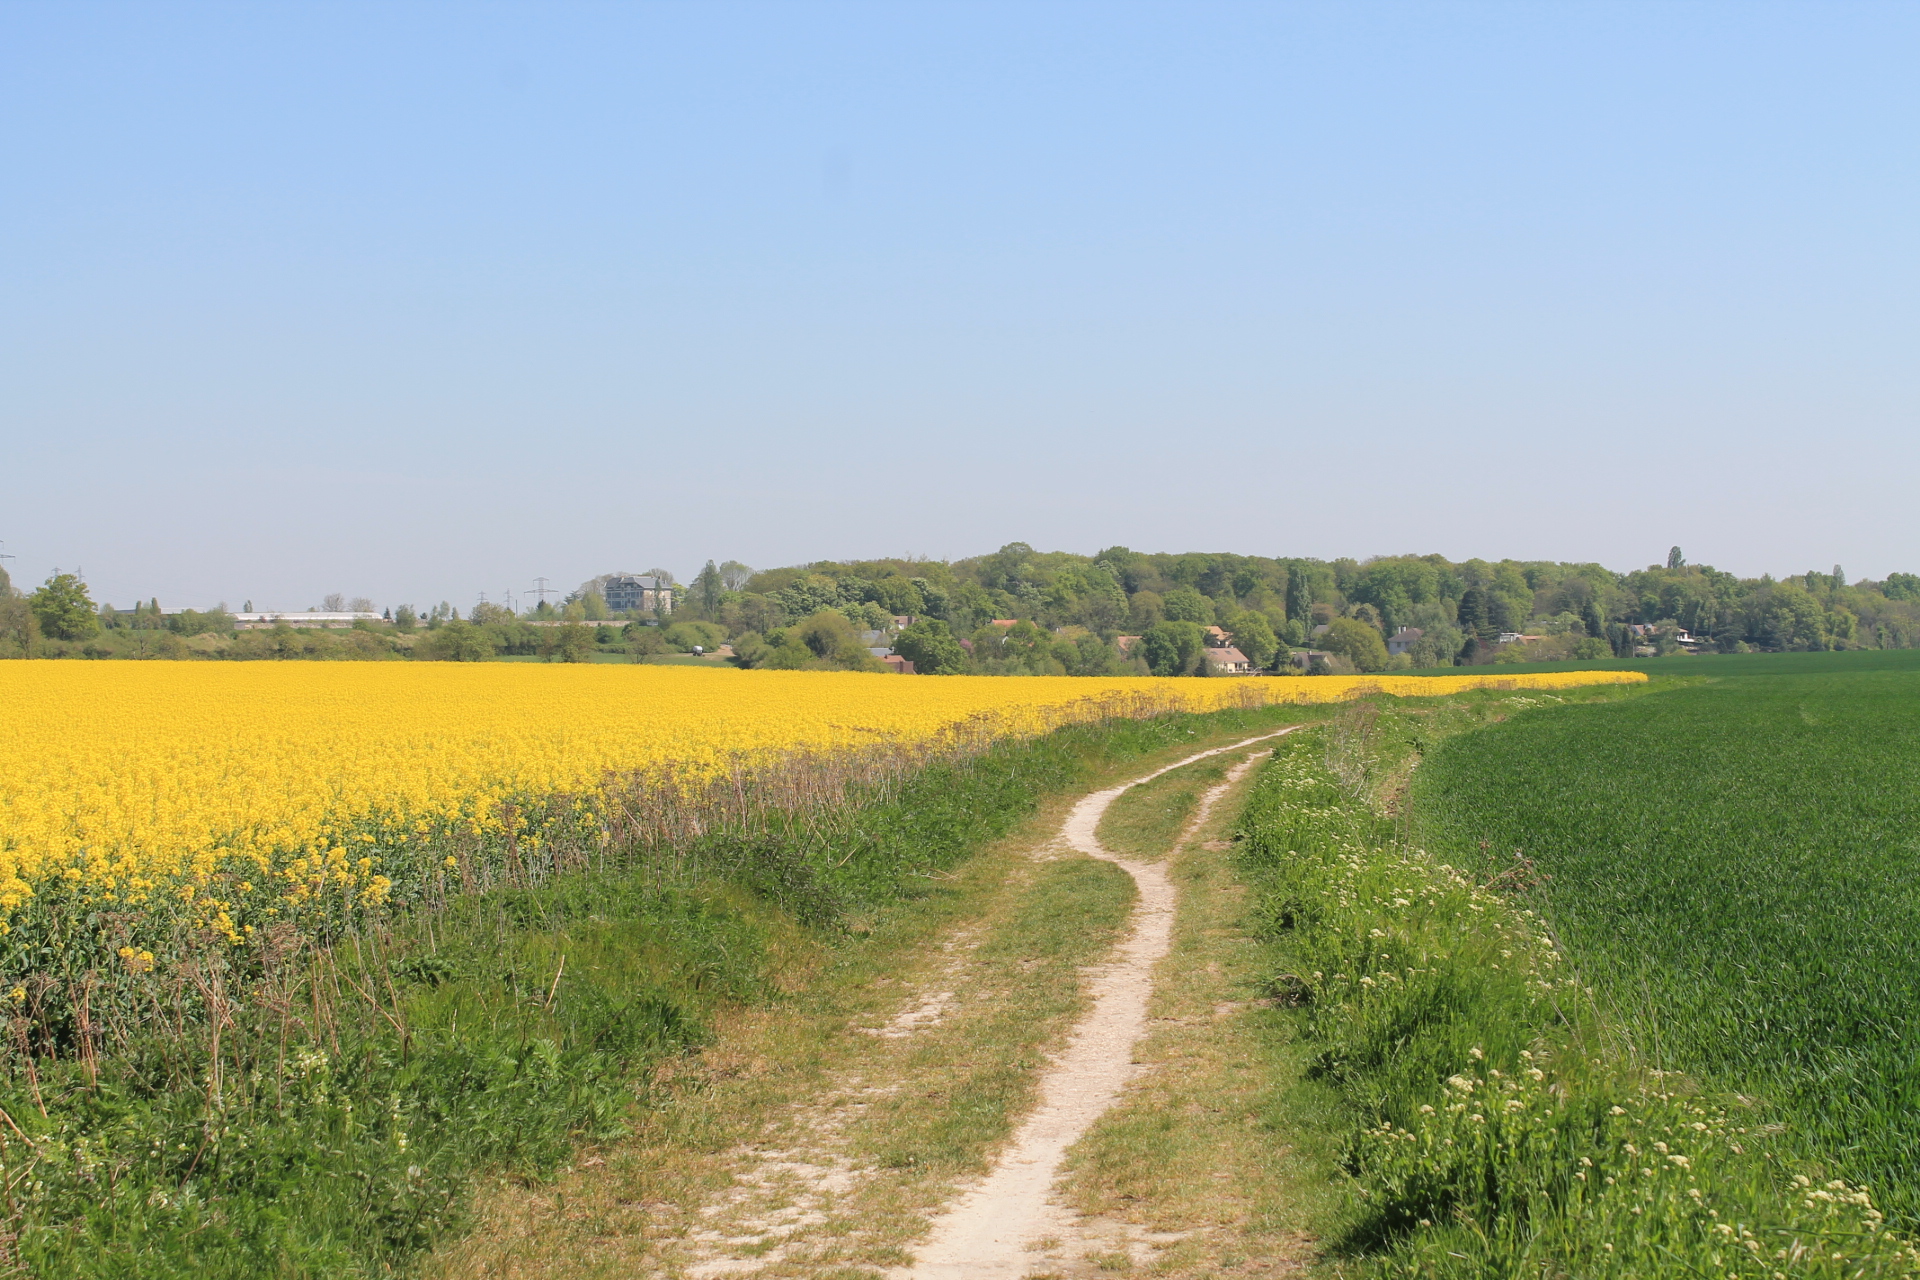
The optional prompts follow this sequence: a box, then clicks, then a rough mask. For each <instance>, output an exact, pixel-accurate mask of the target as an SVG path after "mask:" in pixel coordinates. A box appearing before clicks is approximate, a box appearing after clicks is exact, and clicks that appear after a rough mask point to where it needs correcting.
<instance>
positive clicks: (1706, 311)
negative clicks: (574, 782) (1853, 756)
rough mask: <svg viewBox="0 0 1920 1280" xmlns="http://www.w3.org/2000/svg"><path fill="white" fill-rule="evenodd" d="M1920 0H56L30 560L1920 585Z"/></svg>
mask: <svg viewBox="0 0 1920 1280" xmlns="http://www.w3.org/2000/svg"><path fill="white" fill-rule="evenodd" d="M1916 54H1920V8H1916V7H1914V6H1911V5H1886V6H1881V5H1869V4H1838V3H1832V4H1804V5H1770V4H1757V3H1740V4H1731V5H1720V4H1708V3H1696V4H1674V3H1659V4H1646V5H1635V4H1629V3H1608V4H1597V5H1583V4H1575V3H1551V4H1549V3H1538V4H1485V5H1483V4H1435V3H1420V4H1404V5H1366V4H1356V3H1341V4H1321V5H1289V4H1282V3H1262V4H1252V5H1236V4H1173V3H1167V4H1157V5H1127V4H1119V3H1100V4H1086V5H1081V4H1071V3H1038V4H1036V3H1033V2H1032V0H1025V2H1023V3H1017V4H990V3H979V2H973V3H965V4H946V5H943V4H934V3H913V4H905V3H895V4H807V3H797V2H795V0H785V2H783V3H778V4H766V5H750V4H723V3H703V4H691V3H676V4H638V3H635V4H619V5H591V4H545V5H504V4H496V5H475V4H459V5H432V4H393V3H381V4H366V5H355V4H347V3H328V4H323V5H300V4H292V3H289V4H275V5H255V4H231V5H196V4H188V3H170V4H164V5H161V4H151V5H125V4H112V5H89V4H84V3H63V4H58V5H55V4H15V5H10V6H6V7H5V8H4V9H0V174H3V175H4V177H3V178H0V182H3V183H4V188H0V190H4V195H5V198H4V199H0V466H3V467H4V474H5V483H4V485H3V486H0V538H4V539H5V541H6V547H5V550H6V551H7V552H9V553H12V554H13V555H15V556H16V557H17V559H14V560H11V561H7V562H6V564H7V566H8V567H9V569H10V570H11V571H12V572H13V573H14V575H15V577H16V579H18V580H21V581H24V582H29V583H31V582H34V581H38V580H39V579H40V578H42V577H44V576H45V575H46V573H47V572H49V571H50V570H51V569H52V568H53V567H55V566H60V567H63V568H68V569H72V568H74V567H76V566H79V567H83V568H84V569H85V571H86V575H87V577H88V580H89V582H90V583H92V584H93V586H94V587H95V592H96V595H97V596H100V597H104V598H106V599H109V600H112V601H114V602H116V603H120V604H122V605H125V604H130V603H131V602H132V600H133V599H134V597H135V596H141V597H144V596H149V595H158V596H159V597H160V598H161V600H162V603H163V604H165V605H167V606H169V607H179V606H187V605H193V606H205V605H208V604H211V603H213V602H214V601H217V600H225V601H226V602H228V603H229V604H230V605H232V606H235V607H237V606H238V605H239V604H240V603H241V602H242V600H244V599H252V600H253V601H254V602H255V603H256V604H258V605H260V606H262V607H267V606H273V607H286V608H303V607H305V606H307V605H310V604H314V603H317V602H318V600H319V598H320V596H321V595H322V594H323V593H325V592H327V591H334V590H337V591H342V592H345V593H347V594H348V595H359V594H365V595H368V596H371V597H373V598H375V599H376V600H377V601H379V602H380V603H382V604H388V603H397V602H401V601H411V602H414V603H425V602H431V601H436V600H440V599H449V600H452V601H453V602H454V603H455V604H458V605H460V606H462V607H463V608H464V607H465V606H467V605H468V604H470V603H472V601H473V600H474V599H476V598H477V595H478V593H479V592H482V591H485V592H488V593H489V594H490V596H491V597H492V598H493V599H496V600H497V599H499V598H500V596H501V594H502V593H503V592H504V591H507V590H514V591H524V590H525V589H526V587H527V586H528V585H529V584H530V582H531V581H532V579H533V578H534V577H535V576H536V575H545V576H547V577H549V578H552V579H554V580H555V581H558V582H560V583H563V584H565V585H572V584H573V583H575V582H578V581H580V580H581V579H584V578H586V577H588V576H590V575H592V574H594V573H599V572H604V571H608V570H613V569H619V568H628V569H645V568H648V567H652V566H655V565H661V566H665V567H668V568H671V569H674V570H676V571H677V572H679V573H680V574H682V575H683V576H688V575H690V574H691V573H692V572H693V571H694V570H695V569H697V568H698V567H699V565H700V563H701V562H702V561H704V560H705V559H707V558H708V557H713V558H716V559H726V558H729V557H731V558H736V559H740V560H744V561H746V562H748V563H750V564H754V565H773V564H784V563H793V562H797V561H802V560H810V559H819V558H837V557H854V556H865V555H882V554H918V555H925V556H933V557H954V556H960V555H967V554H972V553H977V552H982V551H988V550H991V549H993V548H995V547H997V546H999V545H1001V544H1002V543H1005V542H1009V541H1013V540H1016V539H1019V540H1024V541H1027V542H1031V543H1033V544H1034V545H1036V546H1040V547H1043V548H1062V549H1069V550H1078V551H1092V550H1095V549H1097V548H1099V547H1101V546H1105V545H1109V544H1112V543H1124V544H1127V545H1129V546H1132V547H1135V548H1136V549H1140V550H1233V551H1241V552H1248V553H1259V554H1269V555H1321V556H1334V555H1356V556H1366V555H1369V554H1384V553H1394V552H1403V551H1421V552H1424V551H1439V552H1442V553H1444V554H1447V555H1449V556H1453V557H1456V558H1460V557H1466V556H1473V555H1479V556H1487V557H1499V556H1503V555H1511V556H1516V557H1524V558H1536V557H1541V558H1557V559H1575V560H1599V561H1602V562H1603V563H1608V564H1611V565H1613V566H1614V567H1617V568H1629V567H1634V566H1638V565H1643V564H1646V563H1649V562H1651V561H1653V560H1656V559H1659V558H1662V557H1663V556H1664V554H1665V552H1666V549H1667V547H1668V546H1669V545H1671V544H1674V543H1678V544H1680V545H1682V546H1683V547H1685V549H1686V551H1687V554H1688V556H1689V558H1690V559H1693V560H1696V561H1710V562H1713V563H1716V564H1719V565H1721V566H1722V567H1725V568H1730V569H1734V570H1736V571H1738V572H1742V573H1759V572H1762V571H1772V572H1776V573H1781V572H1789V571H1796V570H1801V569H1805V568H1810V567H1818V568H1821V569H1825V568H1828V567H1830V566H1831V565H1832V564H1834V563H1836V562H1838V563H1841V564H1843V565H1844V566H1845V567H1846V569H1847V570H1848V572H1849V573H1850V574H1852V575H1854V576H1860V575H1865V574H1871V575H1875V576H1879V575H1883V574H1885V573H1886V572H1888V571H1890V570H1894V569H1906V570H1916V569H1920V522H1917V521H1916V520H1915V519H1914V517H1913V515H1912V510H1913V506H1914V491H1915V483H1914V477H1915V475H1916V474H1920V470H1917V468H1916V463H1920V430H1916V428H1917V427H1920V414H1917V411H1920V361H1916V359H1915V356H1916V352H1920V342H1917V341H1916V339H1920V324H1917V323H1916V321H1917V320H1920V287H1916V286H1920V260H1917V255H1916V249H1917V248H1920V169H1917V168H1916V166H1915V163H1914V161H1915V154H1914V153H1915V144H1914V139H1915V138H1916V137H1920V111H1917V110H1916V108H1917V107H1920V77H1915V76H1914V75H1913V74H1912V67H1913V65H1914V61H1915V57H1916Z"/></svg>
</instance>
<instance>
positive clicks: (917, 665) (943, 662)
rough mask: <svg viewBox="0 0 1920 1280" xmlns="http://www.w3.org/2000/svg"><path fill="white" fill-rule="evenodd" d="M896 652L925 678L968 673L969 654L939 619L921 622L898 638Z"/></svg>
mask: <svg viewBox="0 0 1920 1280" xmlns="http://www.w3.org/2000/svg"><path fill="white" fill-rule="evenodd" d="M893 651H894V652H895V653H897V654H899V655H900V656H901V657H903V658H905V659H906V660H907V661H908V662H911V663H912V664H913V669H914V670H915V671H917V672H919V673H920V674H921V675H923V676H950V675H957V674H959V673H960V672H962V671H965V670H966V669H967V651H966V650H965V649H963V648H961V647H960V642H959V641H958V640H956V639H954V636H953V632H952V631H951V630H949V629H948V627H947V624H946V623H944V622H942V621H940V619H938V618H922V619H920V620H919V621H918V622H916V623H914V624H913V625H912V626H910V627H908V628H907V629H906V630H905V631H902V632H901V633H900V634H899V635H897V636H895V637H894V638H893Z"/></svg>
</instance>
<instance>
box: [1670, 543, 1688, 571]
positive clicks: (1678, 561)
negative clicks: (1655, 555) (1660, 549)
mask: <svg viewBox="0 0 1920 1280" xmlns="http://www.w3.org/2000/svg"><path fill="white" fill-rule="evenodd" d="M1686 567H1687V558H1686V557H1685V556H1683V555H1681V554H1680V548H1678V547H1673V548H1670V549H1669V550H1668V551H1667V568H1669V569H1684V568H1686Z"/></svg>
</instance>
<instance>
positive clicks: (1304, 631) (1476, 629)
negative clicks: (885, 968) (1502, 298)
mask: <svg viewBox="0 0 1920 1280" xmlns="http://www.w3.org/2000/svg"><path fill="white" fill-rule="evenodd" d="M651 572H652V573H653V575H655V576H657V577H660V578H662V579H663V580H666V581H672V575H670V574H668V573H667V572H666V571H665V570H660V569H655V570H652V571H651ZM599 582H600V580H595V581H594V582H590V583H587V584H583V586H582V588H581V589H580V590H577V591H575V592H573V593H571V594H570V595H568V596H567V597H566V598H565V599H564V600H562V601H561V602H559V603H558V604H551V603H548V602H545V601H543V602H541V603H540V604H538V605H536V606H535V607H534V608H533V609H531V610H527V611H525V612H524V613H516V612H514V611H512V610H510V609H507V608H506V607H504V606H502V605H497V604H486V603H482V604H480V605H478V606H476V607H475V608H474V609H473V610H472V611H471V613H470V614H469V615H468V616H467V617H466V618H461V617H460V615H459V611H458V610H457V609H455V608H453V607H452V606H450V605H448V604H445V603H442V604H440V605H438V606H435V607H434V608H432V609H430V610H426V611H424V612H419V613H416V612H415V611H414V610H413V609H412V608H410V607H407V606H399V607H396V608H392V609H389V610H388V611H387V612H386V615H385V616H383V617H382V618H381V619H380V620H379V621H377V622H376V621H372V620H365V621H362V622H359V623H356V624H355V625H354V627H353V629H351V630H348V631H334V632H328V631H318V630H310V629H304V628H280V629H277V630H267V631H242V632H239V633H238V634H236V633H235V632H234V628H233V619H232V615H230V614H227V613H225V612H224V611H223V610H219V609H215V610H209V611H206V612H196V611H194V610H190V609H189V610H181V611H178V612H174V613H163V612H162V611H161V608H160V605H159V602H158V601H157V600H154V601H149V602H146V603H144V604H142V605H140V606H137V607H136V608H135V609H134V610H132V611H131V612H123V611H116V610H110V609H104V608H102V607H99V606H96V605H95V604H94V603H93V601H92V600H91V598H90V597H89V596H88V593H87V590H86V587H85V584H84V583H81V582H80V581H79V579H78V578H77V577H76V576H74V575H72V574H60V573H56V574H54V575H53V576H52V577H50V578H48V580H47V581H46V582H45V583H43V584H42V585H41V587H40V588H38V589H37V590H35V591H34V592H32V593H25V594H23V593H22V592H20V591H17V590H15V589H14V588H13V587H12V585H11V583H10V582H7V581H6V580H5V577H4V574H3V573H0V652H4V653H7V654H9V655H10V656H26V655H29V654H32V655H35V656H65V657H174V658H180V657H207V658H215V657H218V658H233V659H248V658H375V659H377V658H387V659H420V658H430V659H438V660H452V661H477V660H484V659H489V658H500V657H517V658H547V659H549V660H554V661H583V660H587V659H590V658H596V657H597V658H600V659H602V660H605V659H606V658H609V657H629V658H633V659H637V660H642V661H646V660H667V659H669V658H670V656H671V655H673V654H676V653H689V652H692V651H694V650H695V649H700V650H704V651H705V652H707V653H712V652H713V651H715V650H717V649H719V648H720V647H721V646H722V645H727V646H729V647H730V648H731V651H732V657H731V661H732V662H733V663H734V665H738V666H744V667H760V668H771V669H816V670H817V669H834V670H883V669H884V666H883V664H882V663H881V661H880V660H879V659H878V658H877V657H876V656H875V654H874V653H873V652H872V651H873V650H875V649H882V650H885V649H890V650H891V651H892V652H894V653H897V654H899V655H900V656H902V657H904V658H906V659H908V660H910V661H912V662H913V663H914V664H915V667H916V669H917V670H919V671H921V672H924V673H927V674H951V673H976V674H983V675H1085V676H1096V675H1128V674H1155V675H1204V674H1209V673H1210V667H1209V663H1208V657H1207V655H1208V640H1209V631H1208V628H1214V627H1217V628H1219V629H1220V631H1221V632H1222V633H1224V636H1225V638H1226V639H1227V640H1229V641H1230V642H1231V643H1232V644H1233V646H1234V647H1236V648H1237V649H1239V650H1240V652H1241V653H1242V654H1244V655H1245V657H1246V658H1247V659H1248V660H1249V661H1250V662H1252V663H1253V664H1255V665H1256V666H1258V667H1261V668H1263V669H1284V670H1298V669H1302V668H1303V667H1304V668H1306V669H1313V670H1327V671H1361V672H1373V671H1385V670H1391V669H1395V668H1400V669H1428V668H1438V667H1449V666H1461V665H1478V664H1482V663H1487V662H1517V661H1545V660H1588V659H1594V658H1603V657H1615V656H1632V655H1634V654H1636V653H1664V652H1674V651H1678V650H1680V649H1682V648H1693V649H1696V650H1706V651H1713V652H1722V653H1735V652H1745V651H1752V650H1773V651H1799V650H1820V649H1851V648H1912V647H1915V646H1916V645H1920V575H1915V574H1909V573H1894V574H1889V575H1888V576H1887V578H1886V579H1885V580H1883V581H1878V582H1876V581H1872V580H1867V579H1861V580H1858V581H1849V580H1848V579H1847V576H1846V574H1845V573H1844V571H1843V570H1842V569H1841V568H1840V567H1839V566H1837V565H1836V566H1834V568H1833V569H1832V570H1831V571H1830V572H1822V571H1818V570H1809V571H1807V572H1805V573H1799V574H1793V575H1788V576H1786V577H1782V578H1778V579H1776V578H1774V577H1772V576H1771V575H1763V576H1761V577H1759V578H1740V577H1737V576H1735V575H1733V574H1730V573H1726V572H1723V571H1721V570H1717V569H1714V568H1713V567H1711V566H1707V565H1691V564H1688V563H1687V561H1686V559H1685V557H1684V555H1683V554H1682V553H1681V551H1680V549H1679V548H1678V547H1676V548H1673V549H1672V551H1670V552H1669V554H1668V556H1667V558H1666V562H1665V563H1664V564H1654V565H1649V566H1648V567H1646V568H1644V569H1636V570H1631V571H1628V572H1616V571H1614V570H1610V569H1607V568H1605V567H1604V566H1601V565H1598V564H1592V563H1567V562H1557V561H1520V560H1500V561H1487V560H1479V559H1471V560H1463V561H1450V560H1448V559H1446V558H1445V557H1443V556H1439V555H1419V556H1416V555H1406V556H1378V557H1374V558H1371V559H1368V560H1364V561H1362V560H1355V559H1335V560H1319V559H1312V558H1298V557H1293V558H1289V557H1264V556H1246V555H1237V554H1232V553H1203V552H1192V553H1184V554H1159V553H1144V552H1135V551H1132V550H1129V549H1128V548H1126V547H1119V546H1116V547H1109V548H1106V549H1105V550H1102V551H1100V552H1098V553H1096V554H1094V555H1091V556H1087V555H1079V554H1075V553H1071V552H1043V551H1036V550H1035V549H1034V548H1032V547H1031V546H1029V545H1028V544H1026V543H1021V542H1015V543H1010V544H1008V545H1007V546H1004V547H1002V548H1000V549H999V550H998V551H996V552H993V553H992V554H990V555H984V556H977V557H970V558H967V559H962V560H955V561H933V560H906V559H879V560H863V561H848V562H838V561H819V562H815V563H812V564H807V565H797V566H789V567H785V568H778V569H769V570H762V571H759V572H755V571H753V570H751V569H749V568H748V567H747V566H746V565H744V564H741V563H739V562H738V561H727V562H725V563H721V564H716V563H715V562H713V561H709V562H707V564H706V565H705V566H704V567H703V568H702V570H701V571H700V572H699V573H698V574H696V575H695V576H694V579H693V581H692V583H691V584H690V585H688V586H684V587H677V588H676V595H677V601H676V605H675V607H674V609H673V611H672V613H671V615H670V616H669V615H668V614H667V613H666V612H665V611H664V610H662V611H659V612H654V613H648V614H645V615H627V616H623V617H616V616H614V615H613V613H612V612H611V611H610V610H609V609H608V608H607V603H606V600H605V598H604V597H603V596H601V595H600V594H599V591H598V589H597V587H598V584H599ZM329 603H331V601H329ZM353 603H354V604H363V603H366V602H364V601H355V602H353ZM370 608H371V606H369V610H370ZM552 624H571V625H552ZM1390 641H1391V642H1392V643H1391V645H1390V644H1389V642H1390ZM1390 648H1391V649H1392V650H1397V652H1390ZM1302 654H1311V655H1312V657H1311V660H1310V662H1307V663H1302V662H1299V661H1297V660H1296V657H1295V655H1302Z"/></svg>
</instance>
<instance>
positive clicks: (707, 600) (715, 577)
mask: <svg viewBox="0 0 1920 1280" xmlns="http://www.w3.org/2000/svg"><path fill="white" fill-rule="evenodd" d="M723 590H725V584H724V583H723V582H722V581H721V577H720V566H718V565H716V564H715V563H714V562H713V561H711V560H709V561H707V563H706V567H705V568H703V569H701V570H700V572H699V574H698V575H697V576H695V578H694V580H693V591H694V595H695V596H696V597H697V598H698V599H699V601H700V608H701V609H702V610H704V611H705V612H706V615H707V616H708V617H709V618H711V617H712V616H713V615H714V613H715V611H717V610H718V609H719V608H720V593H721V592H722V591H723Z"/></svg>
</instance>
